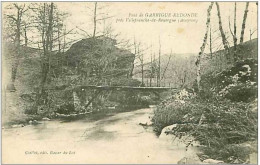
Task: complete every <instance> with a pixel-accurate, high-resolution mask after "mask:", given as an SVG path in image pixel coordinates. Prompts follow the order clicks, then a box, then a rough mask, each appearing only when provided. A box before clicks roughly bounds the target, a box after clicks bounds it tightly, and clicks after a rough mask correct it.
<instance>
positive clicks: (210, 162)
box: [203, 159, 224, 164]
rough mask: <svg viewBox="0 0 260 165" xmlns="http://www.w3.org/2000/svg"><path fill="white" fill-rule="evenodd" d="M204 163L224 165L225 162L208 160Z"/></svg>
mask: <svg viewBox="0 0 260 165" xmlns="http://www.w3.org/2000/svg"><path fill="white" fill-rule="evenodd" d="M203 163H209V164H221V163H224V162H223V161H222V160H215V159H206V160H203Z"/></svg>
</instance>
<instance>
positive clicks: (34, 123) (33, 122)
mask: <svg viewBox="0 0 260 165" xmlns="http://www.w3.org/2000/svg"><path fill="white" fill-rule="evenodd" d="M29 124H32V125H37V124H41V123H40V122H38V121H37V120H33V121H32V120H30V121H29Z"/></svg>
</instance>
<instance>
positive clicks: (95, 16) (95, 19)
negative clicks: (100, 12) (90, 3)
mask: <svg viewBox="0 0 260 165" xmlns="http://www.w3.org/2000/svg"><path fill="white" fill-rule="evenodd" d="M93 21H94V31H93V38H95V36H96V29H97V2H95V9H94V20H93Z"/></svg>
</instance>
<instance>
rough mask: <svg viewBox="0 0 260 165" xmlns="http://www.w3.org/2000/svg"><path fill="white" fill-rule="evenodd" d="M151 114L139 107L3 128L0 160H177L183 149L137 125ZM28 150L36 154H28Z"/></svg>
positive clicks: (15, 161)
mask: <svg viewBox="0 0 260 165" xmlns="http://www.w3.org/2000/svg"><path fill="white" fill-rule="evenodd" d="M152 114H153V111H152V109H141V110H137V111H132V112H124V113H118V114H115V115H112V116H111V115H110V116H106V117H103V118H100V119H99V120H97V121H93V120H88V119H82V120H78V121H72V122H62V121H44V122H43V123H42V124H39V125H36V126H26V127H23V128H12V129H5V130H3V148H4V149H5V151H4V152H3V161H4V162H5V161H8V162H10V163H62V164H64V163H67V164H68V163H177V161H178V160H180V159H181V158H182V157H183V156H184V154H185V153H184V151H183V150H180V149H178V148H174V147H172V145H169V143H166V142H164V141H162V140H160V139H158V137H156V136H155V134H154V132H153V131H152V128H151V127H148V128H144V127H143V126H140V125H139V123H140V122H142V123H145V122H147V121H148V120H149V116H151V115H152ZM30 151H35V152H38V154H28V153H29V152H30ZM25 152H27V154H26V153H25ZM54 153H57V154H54ZM66 153H67V154H66ZM69 153H70V154H69ZM15 155H16V158H15V159H13V157H14V156H15Z"/></svg>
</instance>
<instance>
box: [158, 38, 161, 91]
mask: <svg viewBox="0 0 260 165" xmlns="http://www.w3.org/2000/svg"><path fill="white" fill-rule="evenodd" d="M158 54H159V58H158V59H159V64H158V73H157V75H158V76H157V86H158V87H159V86H161V37H160V36H159V52H158Z"/></svg>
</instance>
